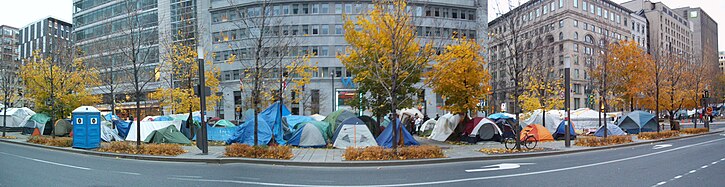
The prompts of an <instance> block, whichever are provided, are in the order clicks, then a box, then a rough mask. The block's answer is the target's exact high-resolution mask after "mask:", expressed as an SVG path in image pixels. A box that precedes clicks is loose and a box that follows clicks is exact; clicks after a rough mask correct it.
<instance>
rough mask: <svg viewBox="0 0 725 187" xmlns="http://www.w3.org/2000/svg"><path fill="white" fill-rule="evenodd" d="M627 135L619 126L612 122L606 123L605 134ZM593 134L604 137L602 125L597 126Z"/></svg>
mask: <svg viewBox="0 0 725 187" xmlns="http://www.w3.org/2000/svg"><path fill="white" fill-rule="evenodd" d="M622 135H627V133H625V132H624V130H622V129H621V128H619V127H618V126H616V125H614V123H607V136H622ZM594 136H597V137H604V126H602V127H599V129H597V132H594Z"/></svg>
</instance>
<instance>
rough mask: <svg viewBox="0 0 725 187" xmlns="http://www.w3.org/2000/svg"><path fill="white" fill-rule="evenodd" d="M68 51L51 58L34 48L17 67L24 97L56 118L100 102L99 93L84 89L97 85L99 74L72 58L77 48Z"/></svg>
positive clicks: (39, 109) (40, 109)
mask: <svg viewBox="0 0 725 187" xmlns="http://www.w3.org/2000/svg"><path fill="white" fill-rule="evenodd" d="M67 52H68V53H67V54H66V53H63V54H60V55H57V56H56V58H51V57H50V56H46V55H43V54H41V53H40V52H39V51H35V52H33V56H32V57H30V58H28V59H27V60H26V61H25V65H23V66H22V67H21V68H20V77H22V79H23V81H24V83H25V96H26V97H28V98H29V99H30V100H32V101H33V102H34V104H35V111H39V112H42V113H48V114H50V116H52V117H53V118H55V119H62V118H64V117H66V116H69V115H70V113H71V111H73V109H75V108H77V107H79V106H83V105H95V104H97V103H98V102H100V97H99V96H98V95H91V93H90V92H89V91H88V90H87V89H86V88H88V87H91V86H96V85H98V74H97V73H96V72H95V71H94V70H93V69H92V68H86V66H85V65H84V63H83V61H82V60H81V59H79V58H75V53H77V51H76V50H71V49H69V50H68V51H67Z"/></svg>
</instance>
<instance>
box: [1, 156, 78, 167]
mask: <svg viewBox="0 0 725 187" xmlns="http://www.w3.org/2000/svg"><path fill="white" fill-rule="evenodd" d="M0 154H5V155H10V156H14V157H18V158H22V159H27V160H32V161H36V162H42V163H46V164H52V165H56V166H63V167H69V168H75V169H82V170H91V168H85V167H80V166H73V165H68V164H61V163H56V162H51V161H45V160H40V159H35V158H28V157H24V156H20V155H15V154H10V153H5V152H0Z"/></svg>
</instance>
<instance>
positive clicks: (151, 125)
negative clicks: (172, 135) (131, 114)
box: [126, 120, 181, 141]
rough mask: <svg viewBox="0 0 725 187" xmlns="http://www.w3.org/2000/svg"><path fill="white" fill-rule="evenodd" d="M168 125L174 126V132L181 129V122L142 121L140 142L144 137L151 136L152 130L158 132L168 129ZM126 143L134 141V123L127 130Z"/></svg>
mask: <svg viewBox="0 0 725 187" xmlns="http://www.w3.org/2000/svg"><path fill="white" fill-rule="evenodd" d="M169 125H173V126H176V130H180V129H181V120H174V121H142V122H141V141H143V140H146V136H148V135H149V134H151V132H153V131H154V130H159V129H163V128H166V127H168V126H169ZM126 141H136V122H135V121H134V122H133V123H131V127H130V128H129V130H128V136H126Z"/></svg>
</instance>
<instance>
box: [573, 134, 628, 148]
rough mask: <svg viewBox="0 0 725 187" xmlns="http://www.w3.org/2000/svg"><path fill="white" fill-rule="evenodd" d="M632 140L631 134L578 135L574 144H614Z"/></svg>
mask: <svg viewBox="0 0 725 187" xmlns="http://www.w3.org/2000/svg"><path fill="white" fill-rule="evenodd" d="M629 142H632V136H607V138H601V137H595V136H589V137H587V136H580V137H577V139H576V142H575V143H574V145H576V146H584V147H598V146H607V145H616V144H625V143H629Z"/></svg>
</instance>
